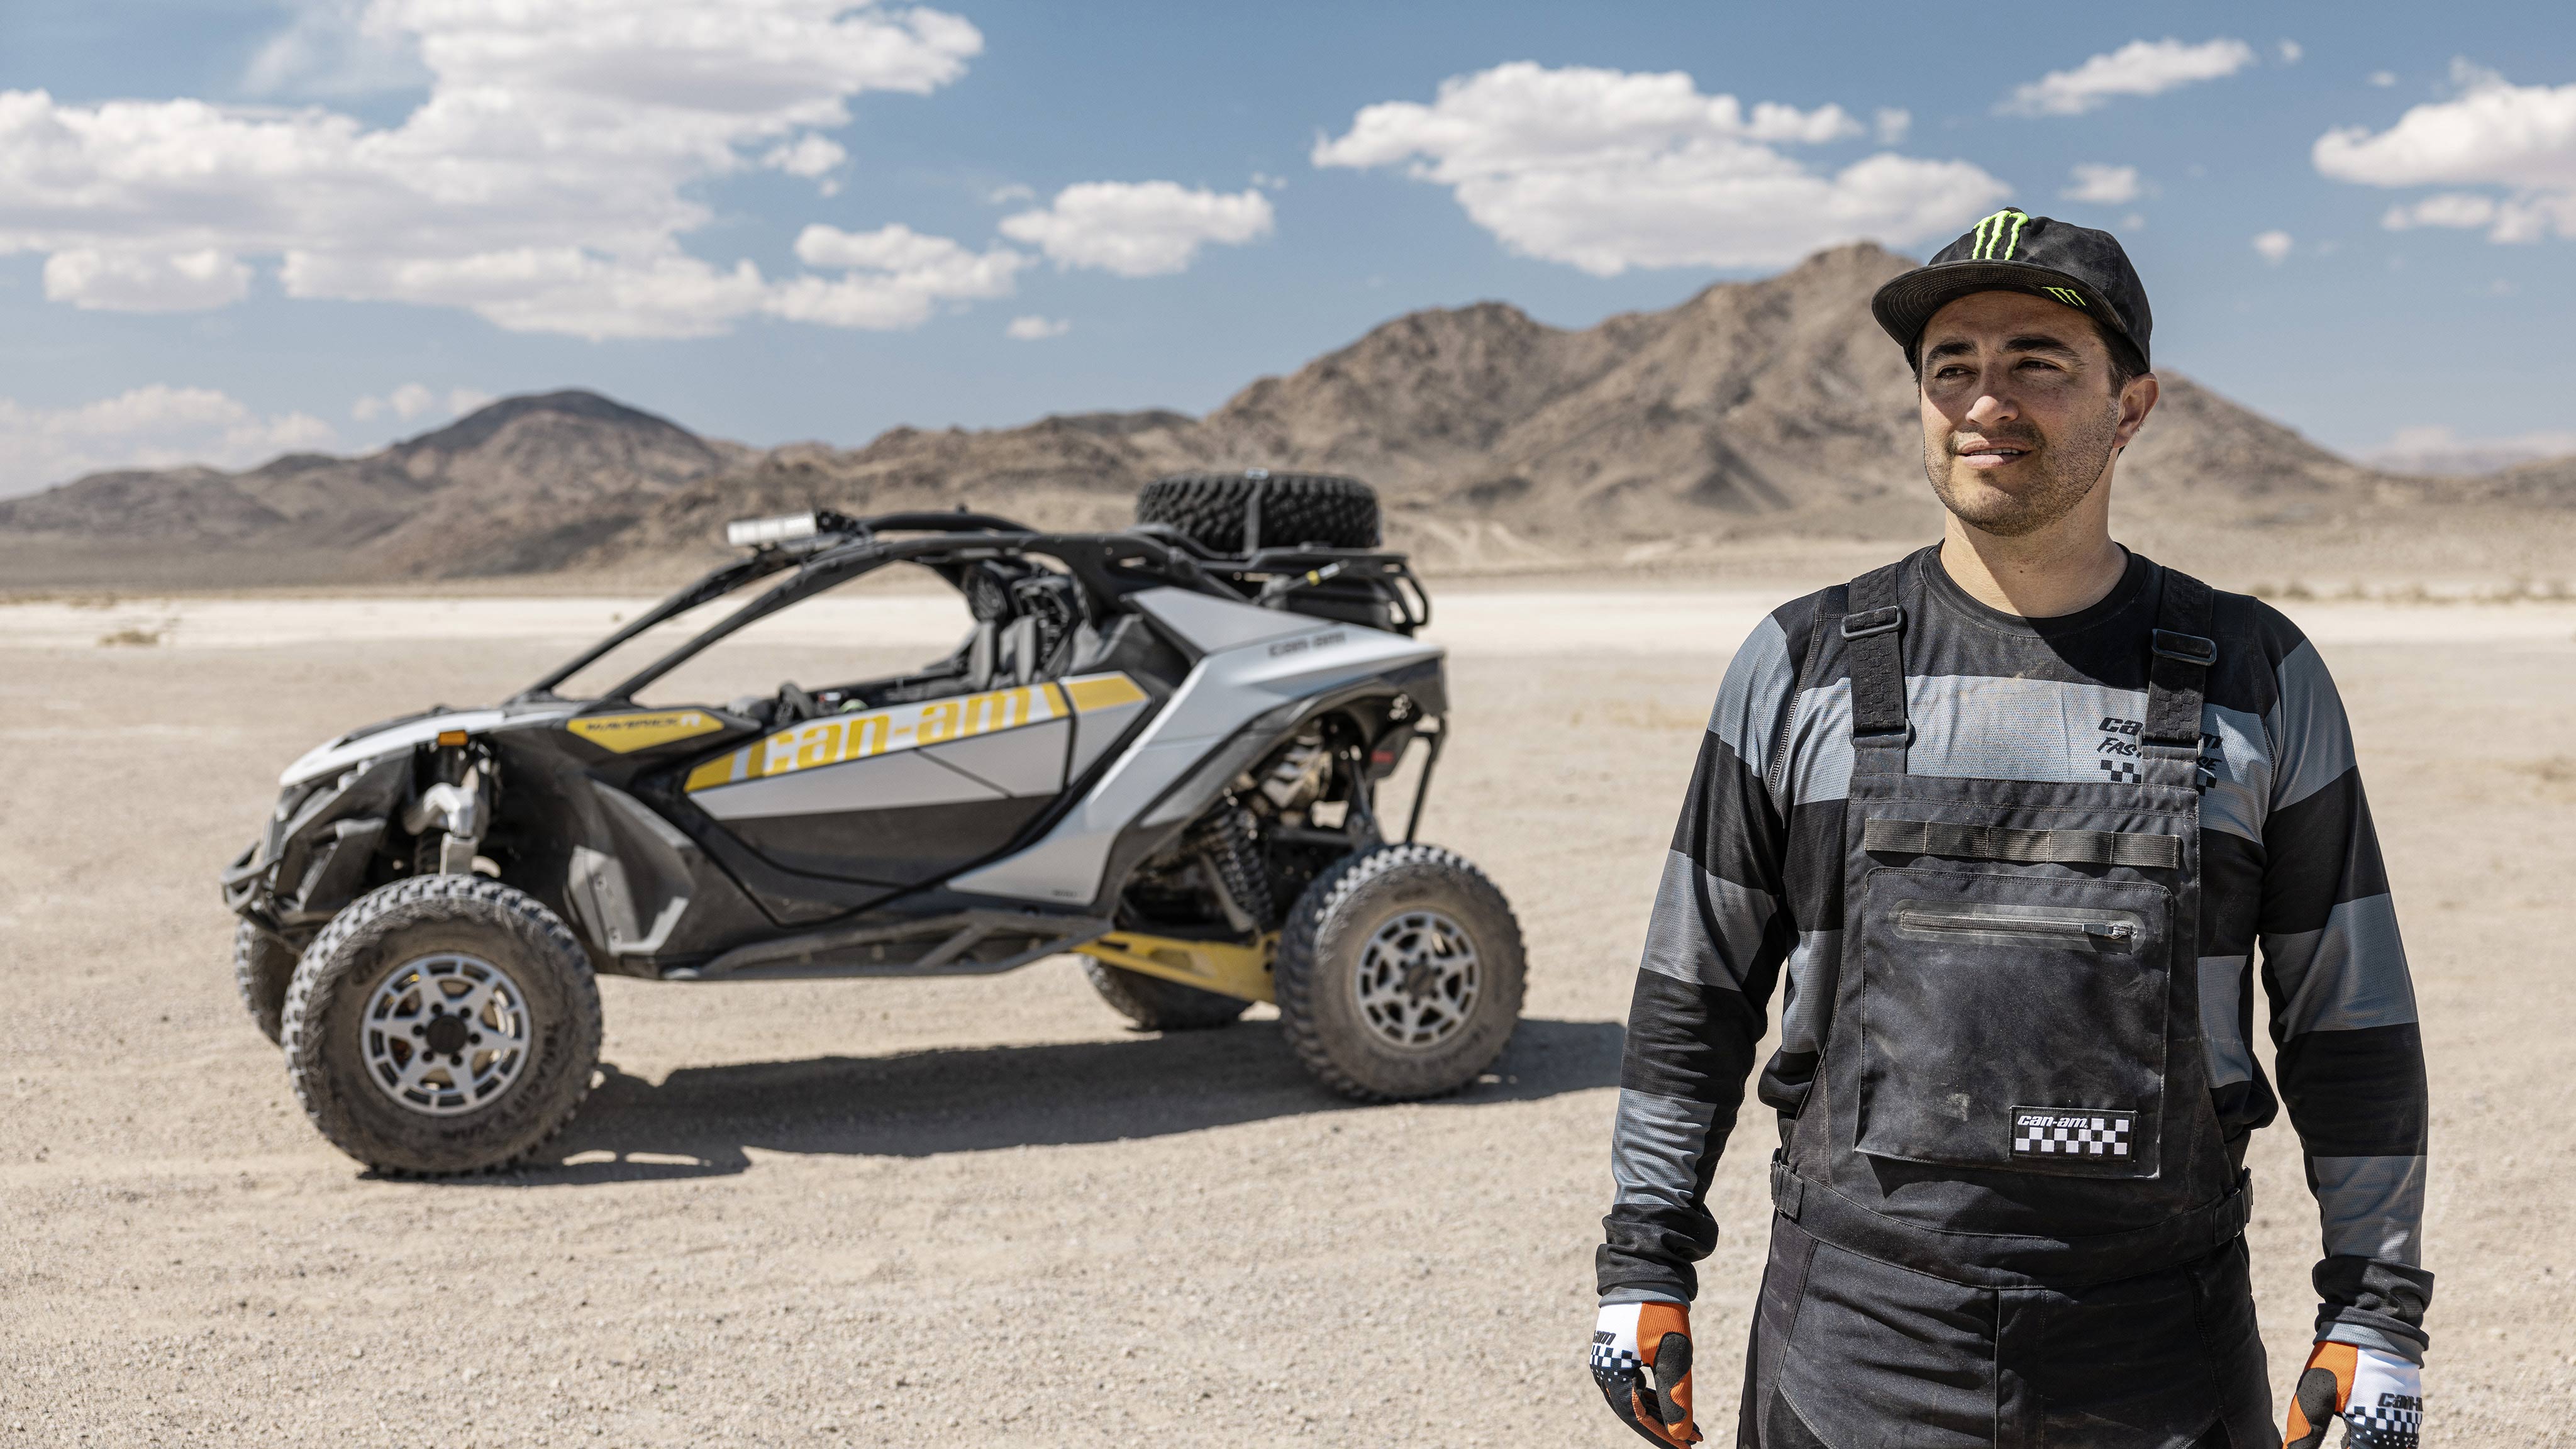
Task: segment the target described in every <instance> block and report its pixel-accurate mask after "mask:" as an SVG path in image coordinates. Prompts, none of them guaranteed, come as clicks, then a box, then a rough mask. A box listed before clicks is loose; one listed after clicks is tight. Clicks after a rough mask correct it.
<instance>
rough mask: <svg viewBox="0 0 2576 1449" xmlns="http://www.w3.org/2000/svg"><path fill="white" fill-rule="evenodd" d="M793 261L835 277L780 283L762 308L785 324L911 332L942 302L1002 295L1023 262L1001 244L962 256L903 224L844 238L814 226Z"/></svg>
mask: <svg viewBox="0 0 2576 1449" xmlns="http://www.w3.org/2000/svg"><path fill="white" fill-rule="evenodd" d="M796 259H797V260H798V261H801V262H803V263H804V264H805V265H807V266H809V267H816V268H829V269H833V270H837V271H839V272H841V274H842V275H841V276H839V277H836V278H831V279H825V278H823V277H814V276H807V277H799V278H797V279H796V280H794V281H792V282H787V283H783V284H781V285H780V286H779V287H778V288H776V289H775V290H774V291H773V292H772V293H771V295H770V296H769V297H768V299H767V300H766V301H765V303H764V304H763V305H764V306H765V307H766V308H767V310H769V311H771V312H773V313H776V314H777V315H778V316H781V317H785V318H787V319H789V320H790V321H796V322H820V323H824V324H827V325H829V326H834V327H867V328H876V329H880V330H886V329H896V328H904V327H918V326H920V325H921V324H922V323H923V322H926V321H928V320H929V319H930V317H931V316H932V314H934V313H935V312H936V311H937V310H938V308H939V304H940V303H942V302H964V301H981V300H985V299H989V298H994V297H1007V296H1009V295H1011V292H1012V289H1013V288H1014V287H1015V286H1016V285H1017V279H1018V276H1019V272H1020V268H1022V267H1025V266H1027V265H1028V264H1029V260H1030V259H1029V257H1028V255H1027V254H1026V253H1024V252H1015V251H1013V250H1011V249H1010V248H1009V247H1003V246H996V247H993V248H990V249H988V250H986V251H981V252H974V251H969V250H967V249H966V248H965V247H963V246H960V245H958V244H957V243H956V242H953V241H951V240H949V239H948V238H946V237H944V236H924V235H922V234H921V233H919V232H917V231H914V230H913V229H911V228H910V227H906V226H885V227H879V228H878V229H876V230H875V231H868V232H847V231H842V230H841V229H840V228H838V227H830V226H821V225H816V226H809V227H807V228H805V230H804V231H803V232H801V233H799V234H798V235H797V238H796Z"/></svg>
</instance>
